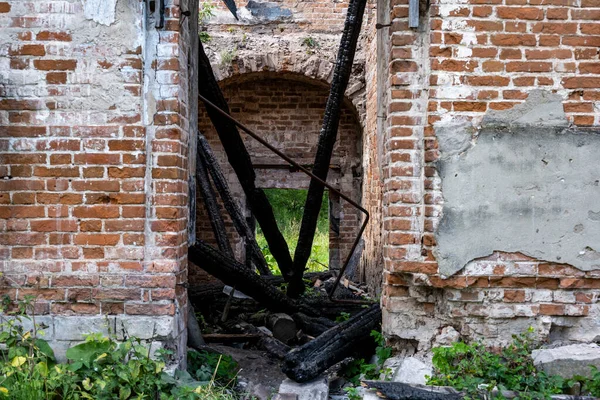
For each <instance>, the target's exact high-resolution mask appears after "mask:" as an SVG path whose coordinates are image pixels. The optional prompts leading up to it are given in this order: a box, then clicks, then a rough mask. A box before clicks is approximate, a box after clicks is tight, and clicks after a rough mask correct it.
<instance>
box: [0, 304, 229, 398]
mask: <svg viewBox="0 0 600 400" xmlns="http://www.w3.org/2000/svg"><path fill="white" fill-rule="evenodd" d="M10 305H11V304H10V302H7V301H2V303H1V304H0V345H2V350H1V351H0V399H19V400H60V399H72V400H82V399H91V400H94V399H98V400H108V399H119V400H127V399H139V400H144V399H146V400H151V399H152V400H155V399H156V400H176V399H177V400H180V399H183V400H199V399H210V400H232V399H233V398H234V393H233V392H231V391H230V390H228V389H227V387H223V386H219V384H217V383H218V382H219V379H220V374H221V371H225V372H224V374H225V375H224V376H229V375H228V374H229V373H230V371H229V368H230V367H229V366H228V365H227V363H223V365H220V363H219V362H217V363H216V365H215V366H214V368H213V373H212V375H211V376H209V379H208V382H205V383H202V382H198V381H196V380H194V379H192V377H191V376H190V375H189V374H188V373H187V372H185V371H183V372H181V371H179V372H178V373H176V375H175V376H174V377H171V376H169V375H167V374H166V373H165V372H164V369H165V358H167V357H168V356H169V355H170V354H171V353H172V352H170V351H168V350H162V351H160V352H158V353H159V354H158V357H157V359H154V358H152V357H150V356H151V354H150V348H149V347H150V346H149V345H150V344H149V343H148V342H143V341H142V340H140V339H137V338H128V339H125V340H124V341H122V342H117V341H115V340H113V339H112V338H109V337H104V336H103V335H102V334H90V335H88V336H86V338H85V341H84V342H83V343H80V344H78V345H76V346H73V347H71V348H69V349H68V350H67V352H66V357H67V359H68V360H69V363H68V364H60V363H57V362H56V359H55V357H54V353H53V351H52V349H51V347H50V346H49V344H48V343H47V342H46V341H45V340H44V339H42V338H41V336H42V332H43V331H42V330H43V328H44V326H43V325H41V324H37V323H36V321H35V315H34V314H33V310H34V303H33V299H32V298H29V297H28V298H26V299H25V301H23V302H20V303H18V305H17V307H16V310H17V311H16V312H15V313H13V314H12V315H11V316H10V318H6V317H5V316H4V315H6V311H7V310H8V309H9V306H10ZM27 313H30V314H29V315H28V314H27ZM3 314H4V315H3ZM25 320H30V321H31V324H32V329H30V330H25V329H24V328H23V322H24V321H25ZM219 361H221V359H219ZM206 365H212V364H210V363H209V360H207V363H206ZM202 366H204V365H202Z"/></svg>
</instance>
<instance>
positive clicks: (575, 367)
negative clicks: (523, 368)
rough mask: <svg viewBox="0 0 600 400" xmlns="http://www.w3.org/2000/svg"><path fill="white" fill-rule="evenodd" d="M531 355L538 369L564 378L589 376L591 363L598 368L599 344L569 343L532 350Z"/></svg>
mask: <svg viewBox="0 0 600 400" xmlns="http://www.w3.org/2000/svg"><path fill="white" fill-rule="evenodd" d="M532 357H533V363H534V364H535V366H536V367H537V368H538V369H540V370H543V371H544V372H546V373H547V374H548V375H560V376H562V377H563V378H566V379H568V378H572V377H573V376H575V375H581V376H588V377H589V376H590V372H591V369H590V366H592V365H593V366H596V367H597V368H600V346H598V345H597V344H571V345H568V346H561V347H555V348H553V349H540V350H534V351H533V352H532Z"/></svg>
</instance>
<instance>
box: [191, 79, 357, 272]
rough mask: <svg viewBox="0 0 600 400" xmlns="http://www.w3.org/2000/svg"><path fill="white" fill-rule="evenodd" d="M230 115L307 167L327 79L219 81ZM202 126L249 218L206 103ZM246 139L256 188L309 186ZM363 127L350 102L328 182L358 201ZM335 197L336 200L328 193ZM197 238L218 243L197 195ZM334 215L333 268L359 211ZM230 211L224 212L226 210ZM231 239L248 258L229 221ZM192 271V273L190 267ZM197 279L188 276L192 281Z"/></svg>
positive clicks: (351, 209)
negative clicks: (336, 225) (255, 179)
mask: <svg viewBox="0 0 600 400" xmlns="http://www.w3.org/2000/svg"><path fill="white" fill-rule="evenodd" d="M221 85H222V89H223V93H224V95H225V97H226V98H227V101H228V104H229V107H230V109H231V111H232V114H233V115H234V116H235V118H236V119H238V120H239V121H240V122H242V123H244V124H246V125H247V126H248V127H249V128H250V129H253V130H254V131H255V132H257V133H258V134H259V135H261V137H262V138H264V139H265V140H267V141H268V142H269V143H270V144H272V145H273V146H275V147H276V148H277V149H279V150H280V151H282V152H283V153H284V154H287V155H288V156H290V157H292V158H293V159H294V160H296V162H298V163H299V164H301V165H304V166H310V165H312V163H313V162H314V155H315V153H316V148H317V139H318V136H319V132H320V129H321V124H322V120H323V110H324V109H325V103H326V101H327V96H328V94H329V91H328V88H327V86H326V85H324V84H323V83H319V82H315V81H311V80H308V79H306V78H304V77H302V76H297V75H291V74H288V75H286V74H273V73H263V74H250V75H241V76H236V77H233V78H230V79H228V80H226V81H224V82H222V83H221ZM199 129H200V132H202V133H203V134H204V135H205V136H206V138H207V139H208V141H209V142H210V144H211V147H212V149H213V150H214V152H215V154H216V155H217V157H218V159H219V161H220V165H221V167H222V169H223V170H224V172H225V175H226V176H227V177H228V179H229V182H230V188H231V190H232V193H233V194H234V196H235V198H236V200H237V201H238V203H239V205H240V207H241V208H242V209H243V210H245V211H246V214H247V216H250V211H249V210H248V209H247V207H246V200H245V196H244V194H243V191H242V188H241V186H240V184H239V182H238V181H237V178H236V177H235V173H234V172H233V169H232V168H231V167H230V166H229V164H228V162H227V157H226V155H225V152H224V150H223V147H222V146H221V143H220V141H219V137H218V136H217V134H216V132H215V130H214V128H213V126H212V124H211V123H210V119H209V118H208V116H207V115H206V111H205V109H204V106H201V109H200V112H199ZM241 133H242V137H243V139H244V143H245V145H246V148H247V149H248V152H249V154H250V156H251V158H252V162H253V164H254V165H255V167H256V175H257V182H256V183H257V187H260V188H265V189H268V188H283V189H307V188H308V184H309V178H308V177H307V176H306V175H305V174H303V173H302V172H290V170H289V168H287V163H286V162H285V161H284V160H281V159H280V158H279V157H278V156H277V155H275V154H273V153H272V152H271V151H270V150H269V149H267V148H266V147H264V146H263V145H261V144H260V143H258V142H257V141H256V140H254V139H253V138H251V137H249V136H248V135H246V134H245V133H243V132H241ZM361 149H362V129H361V126H360V123H359V121H358V118H357V115H356V110H355V109H354V108H353V106H352V105H351V104H350V102H349V101H346V104H345V105H344V107H343V111H342V117H341V120H340V128H339V136H338V140H337V142H336V145H335V147H334V152H333V157H332V159H331V163H330V165H331V168H330V172H329V177H328V181H329V182H330V183H333V184H334V185H335V186H336V187H337V188H339V190H341V191H342V192H343V193H345V194H347V195H349V196H350V197H351V198H353V199H355V201H360V198H361V183H362V176H361V174H362V172H361ZM330 199H331V200H333V201H334V202H335V201H338V200H337V199H335V196H334V197H333V198H331V197H330ZM198 203H199V207H198V210H197V213H198V218H197V221H198V232H197V237H198V238H199V239H203V240H207V241H209V242H213V241H214V237H213V233H212V228H211V226H210V223H209V221H208V218H207V217H206V213H205V209H204V207H203V206H202V205H201V204H202V203H201V199H199V202H198ZM339 205H340V206H341V208H339V209H336V210H332V211H331V213H330V214H331V215H333V217H335V218H336V219H339V229H338V230H337V231H334V230H333V229H332V230H330V232H329V240H330V262H329V265H330V267H331V268H340V266H341V264H342V263H343V261H344V260H345V257H346V256H347V254H348V253H349V251H350V247H351V245H352V243H353V242H354V239H355V238H356V234H357V231H358V228H359V224H360V221H359V215H357V210H355V209H354V207H352V206H351V205H350V204H348V203H347V202H345V201H343V200H342V201H341V202H340V203H339ZM224 214H226V213H224ZM226 222H227V224H228V229H229V233H230V241H231V243H232V245H233V246H235V248H236V250H237V251H236V255H237V257H238V259H239V260H240V261H244V254H245V253H244V251H243V241H242V240H241V239H240V238H239V237H238V236H237V234H236V233H235V230H234V229H233V226H232V225H231V224H229V220H226ZM190 272H192V271H190ZM198 280H199V278H190V281H191V283H192V284H194V283H196V282H197V281H198Z"/></svg>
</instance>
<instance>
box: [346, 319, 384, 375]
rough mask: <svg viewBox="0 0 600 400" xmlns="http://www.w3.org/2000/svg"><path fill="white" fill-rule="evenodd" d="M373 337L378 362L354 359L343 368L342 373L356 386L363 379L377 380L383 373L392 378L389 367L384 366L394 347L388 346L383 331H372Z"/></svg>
mask: <svg viewBox="0 0 600 400" xmlns="http://www.w3.org/2000/svg"><path fill="white" fill-rule="evenodd" d="M371 337H372V338H373V339H374V340H375V343H376V344H377V347H376V348H375V354H376V355H377V363H376V364H370V363H367V362H366V361H365V360H364V359H362V358H360V359H355V360H352V361H351V362H350V363H348V364H347V365H346V366H345V367H344V368H343V370H342V375H343V376H344V377H345V378H346V379H348V381H349V382H350V383H352V384H353V385H354V386H357V385H359V384H360V380H361V379H367V380H377V379H379V378H380V376H381V375H382V374H383V375H384V376H385V378H386V379H389V378H390V373H391V371H390V370H389V369H388V368H383V364H384V363H385V360H387V359H388V358H390V357H391V355H392V348H391V347H387V346H386V343H385V337H384V336H383V335H382V334H381V332H377V331H371Z"/></svg>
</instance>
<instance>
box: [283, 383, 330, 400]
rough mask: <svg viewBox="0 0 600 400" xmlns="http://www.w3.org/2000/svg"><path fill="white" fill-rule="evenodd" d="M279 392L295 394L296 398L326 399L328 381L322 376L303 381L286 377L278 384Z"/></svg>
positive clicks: (308, 399)
mask: <svg viewBox="0 0 600 400" xmlns="http://www.w3.org/2000/svg"><path fill="white" fill-rule="evenodd" d="M279 394H287V395H296V396H297V398H298V400H327V398H328V396H329V382H327V378H323V377H321V378H317V379H314V380H312V381H309V382H305V383H297V382H294V381H293V380H291V379H286V380H284V381H283V382H281V386H279Z"/></svg>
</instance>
